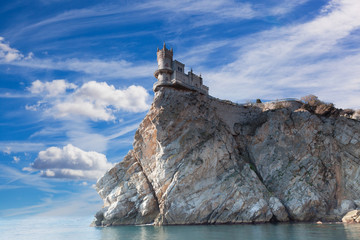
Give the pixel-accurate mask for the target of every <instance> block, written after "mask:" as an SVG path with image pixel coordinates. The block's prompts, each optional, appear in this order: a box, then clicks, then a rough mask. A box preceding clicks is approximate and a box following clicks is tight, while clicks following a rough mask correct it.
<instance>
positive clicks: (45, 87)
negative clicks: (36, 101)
mask: <svg viewBox="0 0 360 240" xmlns="http://www.w3.org/2000/svg"><path fill="white" fill-rule="evenodd" d="M75 88H77V86H76V85H75V84H73V83H68V82H66V81H65V80H64V79H57V80H53V81H51V82H41V81H40V80H36V81H34V82H32V84H31V86H30V87H29V91H30V92H31V93H33V94H42V93H45V94H46V96H48V97H54V96H57V95H60V94H64V93H65V92H66V90H67V89H75Z"/></svg>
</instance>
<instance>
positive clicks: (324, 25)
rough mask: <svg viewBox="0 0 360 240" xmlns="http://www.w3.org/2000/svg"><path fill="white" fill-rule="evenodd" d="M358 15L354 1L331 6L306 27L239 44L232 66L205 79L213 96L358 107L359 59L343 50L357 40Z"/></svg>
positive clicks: (288, 28) (284, 29) (257, 36)
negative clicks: (313, 98) (308, 98)
mask: <svg viewBox="0 0 360 240" xmlns="http://www.w3.org/2000/svg"><path fill="white" fill-rule="evenodd" d="M335 3H336V4H335ZM359 11H360V3H359V2H358V1H356V0H343V1H340V0H339V1H332V2H330V4H329V5H327V6H326V7H325V8H324V10H323V11H322V12H321V15H320V16H319V17H317V18H315V19H313V20H311V21H309V22H306V23H303V24H298V25H293V26H285V27H280V28H275V29H272V30H268V31H265V32H261V33H258V34H254V35H252V36H250V37H247V38H241V39H238V41H239V42H241V44H239V43H233V46H235V47H237V48H238V50H237V51H234V53H233V54H232V55H231V56H232V57H234V58H235V60H234V61H233V62H231V63H229V64H227V65H225V66H222V67H220V68H219V69H217V70H216V72H213V71H208V72H207V73H206V75H205V80H206V79H209V80H210V84H209V85H210V91H211V93H212V94H214V95H216V96H219V97H221V98H230V99H233V100H245V99H255V98H267V99H276V98H282V97H290V96H289V95H290V94H292V96H293V97H300V96H302V95H307V94H309V93H314V94H317V95H319V97H320V98H321V99H323V100H325V101H332V102H335V103H337V104H338V106H340V107H360V105H359V102H360V101H359V100H360V97H359V95H358V94H357V93H358V91H359V90H360V89H359V88H360V86H359V84H358V83H359V82H360V79H359V76H360V67H359V66H360V54H359V52H358V51H354V50H355V49H354V47H351V48H349V49H348V48H347V44H349V43H355V42H354V41H356V39H358V37H357V34H356V32H355V30H357V29H359V27H360V15H359V14H358V12H359ZM353 33H354V34H353ZM230 89H237V91H230ZM335 93H341V94H335ZM239 96H241V97H240V98H241V99H239Z"/></svg>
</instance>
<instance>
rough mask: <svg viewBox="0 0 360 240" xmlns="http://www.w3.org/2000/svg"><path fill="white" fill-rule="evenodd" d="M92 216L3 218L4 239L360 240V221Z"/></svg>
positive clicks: (1, 231) (0, 220) (0, 235)
mask: <svg viewBox="0 0 360 240" xmlns="http://www.w3.org/2000/svg"><path fill="white" fill-rule="evenodd" d="M91 221H92V217H72V218H69V217H32V218H11V219H5V218H0V239H1V240H58V239H59V240H60V239H61V240H82V239H84V240H122V239H126V240H129V239H130V240H131V239H136V240H153V239H154V240H155V239H156V240H168V239H169V240H170V239H171V240H177V239H184V240H192V239H194V240H202V239H204V240H205V239H206V240H209V239H224V240H231V239H241V240H265V239H266V240H312V239H314V240H315V239H316V240H319V239H326V240H345V239H356V240H359V239H360V224H342V223H333V224H315V223H286V224H271V223H266V224H239V225H191V226H162V227H156V226H117V227H90V223H91Z"/></svg>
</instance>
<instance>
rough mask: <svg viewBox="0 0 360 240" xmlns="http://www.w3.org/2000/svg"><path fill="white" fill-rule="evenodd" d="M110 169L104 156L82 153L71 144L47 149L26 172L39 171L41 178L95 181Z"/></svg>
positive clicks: (90, 152) (96, 153)
mask: <svg viewBox="0 0 360 240" xmlns="http://www.w3.org/2000/svg"><path fill="white" fill-rule="evenodd" d="M111 167H112V164H111V163H109V162H108V161H107V158H106V156H105V155H104V154H101V153H98V152H94V151H89V152H86V151H83V150H81V149H80V148H77V147H75V146H73V145H71V144H68V145H66V146H64V147H63V148H58V147H49V148H48V149H46V150H45V151H41V152H39V154H38V157H37V158H36V160H35V161H34V162H33V163H32V164H31V165H30V168H24V170H27V171H40V175H41V176H42V177H48V178H68V179H97V178H99V177H100V176H102V174H104V172H105V171H106V170H108V169H109V168H111Z"/></svg>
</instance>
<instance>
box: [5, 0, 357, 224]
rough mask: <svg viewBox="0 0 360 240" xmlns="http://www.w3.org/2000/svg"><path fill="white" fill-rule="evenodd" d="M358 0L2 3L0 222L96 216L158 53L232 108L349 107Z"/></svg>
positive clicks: (138, 116) (128, 144)
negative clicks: (283, 104) (170, 56)
mask: <svg viewBox="0 0 360 240" xmlns="http://www.w3.org/2000/svg"><path fill="white" fill-rule="evenodd" d="M359 12H360V1H359V0H330V1H329V0H262V1H254V0H248V1H245V0H244V1H240V0H216V1H215V0H214V1H205V0H184V1H178V0H167V1H159V0H153V1H141V0H133V1H128V0H118V1H92V0H88V1H80V0H29V1H22V0H12V1H6V0H1V4H0V111H1V115H0V133H1V134H0V217H1V218H10V217H21V216H72V215H93V214H95V212H96V211H97V210H98V209H99V208H100V207H101V205H102V200H101V199H100V197H99V196H98V195H97V193H96V191H95V189H94V184H95V183H96V180H97V179H98V178H99V177H100V176H102V174H103V173H104V172H105V171H106V170H108V169H109V168H111V166H113V165H114V164H115V163H117V162H120V161H121V160H122V159H123V157H124V156H125V155H126V153H127V152H128V151H129V150H130V149H131V148H132V143H133V136H134V133H135V131H136V129H137V127H138V126H139V124H140V122H141V120H142V119H143V118H144V116H145V115H146V113H147V111H148V110H149V107H150V105H151V102H152V98H153V96H154V93H153V91H152V85H153V84H154V83H155V81H156V79H155V78H154V76H153V73H154V71H155V70H156V67H157V62H156V49H157V47H159V48H161V47H162V45H163V43H164V42H166V44H167V46H168V47H169V48H173V49H174V59H177V60H179V61H180V62H183V63H185V65H186V69H185V70H186V71H189V70H190V69H191V68H192V69H193V71H194V73H196V74H201V75H202V77H203V80H204V84H205V85H207V86H209V88H210V90H209V94H210V95H212V96H214V97H217V98H221V99H227V100H231V101H234V102H237V103H244V102H248V101H254V100H255V99H257V98H260V99H263V100H276V99H282V98H301V97H302V96H306V95H309V94H314V95H316V96H318V97H319V99H321V100H323V101H325V102H332V103H334V104H335V106H336V107H338V108H353V109H359V108H360V94H359V93H360V44H359V43H360V14H359Z"/></svg>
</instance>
